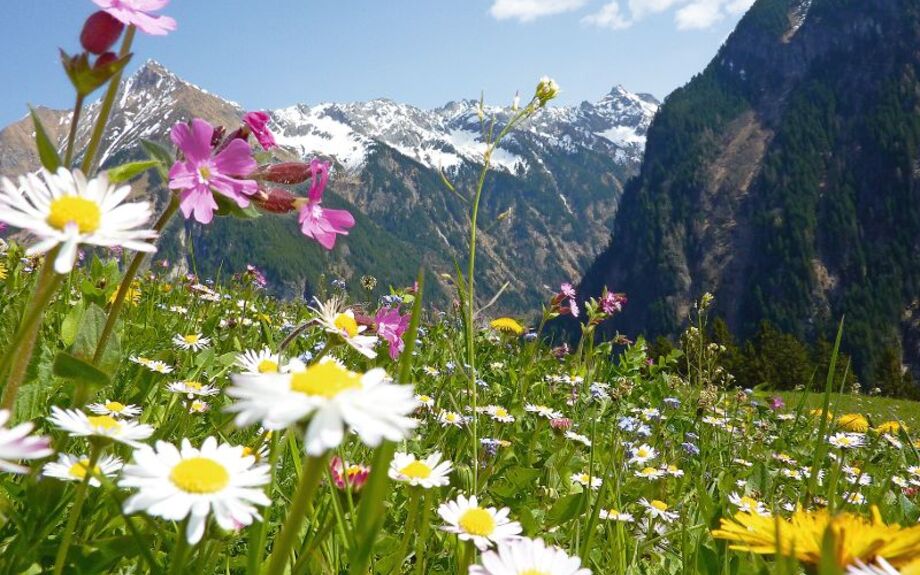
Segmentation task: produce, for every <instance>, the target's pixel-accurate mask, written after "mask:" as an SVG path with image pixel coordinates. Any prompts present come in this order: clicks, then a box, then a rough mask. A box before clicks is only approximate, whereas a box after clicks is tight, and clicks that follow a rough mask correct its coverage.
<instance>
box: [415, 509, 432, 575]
mask: <svg viewBox="0 0 920 575" xmlns="http://www.w3.org/2000/svg"><path fill="white" fill-rule="evenodd" d="M427 499H428V498H427V496H426V494H425V493H422V495H421V502H420V506H421V509H422V514H421V521H419V524H418V535H417V536H416V538H415V575H424V573H425V539H426V538H427V536H428V513H429V510H430V508H429V507H428V501H427Z"/></svg>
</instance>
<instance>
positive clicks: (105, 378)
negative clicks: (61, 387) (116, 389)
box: [53, 351, 111, 387]
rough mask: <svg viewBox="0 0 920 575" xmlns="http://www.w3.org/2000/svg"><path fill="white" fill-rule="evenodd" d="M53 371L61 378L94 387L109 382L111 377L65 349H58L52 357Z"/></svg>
mask: <svg viewBox="0 0 920 575" xmlns="http://www.w3.org/2000/svg"><path fill="white" fill-rule="evenodd" d="M53 373H54V375H56V376H57V377H60V378H63V379H73V380H76V381H80V382H83V383H86V384H89V385H91V386H94V387H101V386H104V385H108V384H109V383H111V378H109V375H108V374H107V373H105V372H104V371H102V370H100V369H98V368H97V367H95V366H94V365H93V364H92V363H90V362H89V361H86V360H84V359H81V358H79V357H76V356H73V355H71V354H69V353H67V352H66V351H60V352H58V354H57V355H56V356H55V357H54V368H53Z"/></svg>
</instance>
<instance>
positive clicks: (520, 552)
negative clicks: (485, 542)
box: [469, 538, 591, 575]
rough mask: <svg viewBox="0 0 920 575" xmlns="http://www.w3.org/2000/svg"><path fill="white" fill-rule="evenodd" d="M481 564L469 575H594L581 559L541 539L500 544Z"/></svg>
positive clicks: (483, 555)
mask: <svg viewBox="0 0 920 575" xmlns="http://www.w3.org/2000/svg"><path fill="white" fill-rule="evenodd" d="M480 563H481V564H482V565H473V566H471V567H470V570H469V575H591V570H590V569H586V568H583V567H582V566H581V559H579V558H578V557H570V556H569V555H567V554H566V552H565V551H563V550H562V549H558V548H556V547H547V546H546V545H545V544H544V543H543V541H542V540H540V539H527V538H519V539H517V540H515V541H509V542H507V543H504V542H503V543H500V544H499V545H498V549H497V551H488V552H487V553H483V554H482V557H481V558H480Z"/></svg>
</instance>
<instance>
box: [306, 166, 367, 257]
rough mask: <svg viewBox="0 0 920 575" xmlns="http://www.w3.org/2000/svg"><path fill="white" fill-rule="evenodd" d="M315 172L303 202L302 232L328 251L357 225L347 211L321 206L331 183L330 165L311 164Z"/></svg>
mask: <svg viewBox="0 0 920 575" xmlns="http://www.w3.org/2000/svg"><path fill="white" fill-rule="evenodd" d="M310 169H311V170H312V171H313V183H312V184H311V185H310V193H309V194H308V197H307V199H306V201H303V200H301V203H300V215H299V216H298V218H297V219H298V221H299V222H300V231H301V232H303V234H304V235H305V236H307V237H308V238H313V239H314V240H316V241H317V242H319V245H321V246H323V247H324V248H326V249H327V250H331V249H332V248H334V247H335V240H336V236H337V235H338V234H341V235H343V236H347V235H348V230H349V229H350V228H352V227H354V225H355V218H354V217H352V215H351V214H350V213H348V211H346V210H331V209H327V208H324V207H322V205H320V204H321V203H322V200H323V192H324V191H325V189H326V182H327V181H329V164H328V163H325V162H321V161H319V160H313V161H312V162H311V163H310Z"/></svg>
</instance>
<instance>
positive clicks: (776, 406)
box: [770, 395, 786, 411]
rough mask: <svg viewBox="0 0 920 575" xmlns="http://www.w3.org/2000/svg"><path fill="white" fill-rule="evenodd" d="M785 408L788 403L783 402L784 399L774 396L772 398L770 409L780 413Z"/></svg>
mask: <svg viewBox="0 0 920 575" xmlns="http://www.w3.org/2000/svg"><path fill="white" fill-rule="evenodd" d="M784 407H786V402H785V401H783V398H782V397H780V396H778V395H774V396H773V397H771V398H770V409H772V410H773V411H778V410H780V409H782V408H784Z"/></svg>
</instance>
